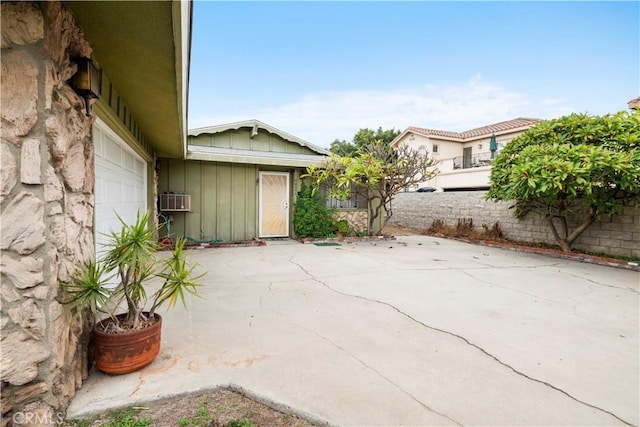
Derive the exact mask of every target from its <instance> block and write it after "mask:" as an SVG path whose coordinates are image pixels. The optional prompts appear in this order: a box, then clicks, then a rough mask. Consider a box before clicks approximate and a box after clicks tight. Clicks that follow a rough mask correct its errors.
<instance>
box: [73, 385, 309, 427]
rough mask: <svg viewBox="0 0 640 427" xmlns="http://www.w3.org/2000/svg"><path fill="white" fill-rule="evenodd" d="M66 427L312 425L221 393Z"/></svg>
mask: <svg viewBox="0 0 640 427" xmlns="http://www.w3.org/2000/svg"><path fill="white" fill-rule="evenodd" d="M65 425H66V426H76V427H97V426H103V427H106V426H112V425H116V426H154V427H169V426H171V427H175V426H182V427H187V426H211V427H223V426H224V427H227V426H230V427H251V426H255V427H259V426H270V427H271V426H273V427H307V426H317V425H322V424H319V423H316V424H313V423H311V422H310V421H307V420H304V419H302V418H300V417H298V416H296V415H293V414H291V413H287V412H286V411H280V410H278V409H276V408H272V407H270V406H268V405H266V404H264V403H261V402H258V401H256V400H253V399H251V398H249V397H247V396H245V395H243V394H242V393H239V392H237V391H233V390H228V389H218V390H214V391H210V392H205V393H197V394H189V395H185V396H181V397H175V398H170V399H164V400H159V401H157V402H152V403H149V404H147V405H144V406H134V407H130V408H125V409H121V410H117V411H109V412H105V413H103V414H101V415H99V416H94V417H90V418H82V419H74V420H67V421H66V424H65Z"/></svg>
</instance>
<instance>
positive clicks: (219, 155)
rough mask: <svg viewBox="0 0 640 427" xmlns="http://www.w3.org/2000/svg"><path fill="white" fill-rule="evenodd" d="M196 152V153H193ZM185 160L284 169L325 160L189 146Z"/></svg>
mask: <svg viewBox="0 0 640 427" xmlns="http://www.w3.org/2000/svg"><path fill="white" fill-rule="evenodd" d="M194 150H197V151H194ZM186 159H187V160H203V161H209V162H225V163H243V164H257V165H269V166H285V167H300V168H304V167H308V166H322V165H323V164H324V161H325V160H326V158H325V157H324V156H314V155H307V154H287V153H274V152H256V151H250V150H232V149H218V148H214V147H199V146H198V147H197V148H196V147H195V146H191V145H190V146H189V149H188V152H187V155H186Z"/></svg>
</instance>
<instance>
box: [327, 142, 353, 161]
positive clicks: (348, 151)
mask: <svg viewBox="0 0 640 427" xmlns="http://www.w3.org/2000/svg"><path fill="white" fill-rule="evenodd" d="M329 151H331V153H333V154H335V155H337V156H341V157H354V156H356V155H357V152H358V147H356V146H355V145H354V144H352V143H350V142H347V141H345V140H344V139H334V140H333V142H332V143H331V145H330V146H329Z"/></svg>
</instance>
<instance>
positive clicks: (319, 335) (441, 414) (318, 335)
mask: <svg viewBox="0 0 640 427" xmlns="http://www.w3.org/2000/svg"><path fill="white" fill-rule="evenodd" d="M294 325H295V326H297V327H299V328H300V329H303V330H305V331H307V332H309V333H311V334H313V335H315V336H317V337H318V338H320V339H322V340H324V341H327V342H328V343H330V344H331V345H332V346H334V347H335V348H337V349H338V350H340V351H341V352H343V353H345V354H346V355H348V356H349V357H351V358H352V359H354V360H355V361H357V362H358V363H360V364H361V365H362V366H364V367H365V368H366V369H368V370H370V371H372V372H375V374H376V375H378V376H379V377H380V378H382V379H384V380H385V381H387V382H388V383H389V384H391V385H392V386H394V387H395V388H397V389H398V390H400V391H401V392H402V393H404V394H406V395H407V396H409V397H410V398H411V400H413V401H415V402H416V403H418V404H419V405H420V406H422V407H423V408H425V409H426V410H427V411H429V412H433V413H434V414H438V415H440V416H441V417H443V418H446V419H448V420H449V421H451V422H452V423H454V424H455V425H457V426H462V425H463V424H462V423H460V422H458V421H456V420H454V419H453V418H451V417H450V416H448V415H446V414H443V413H442V412H439V411H437V410H435V409H433V408H431V407H430V406H429V405H427V404H426V403H424V402H422V401H421V400H420V399H418V398H417V397H415V396H414V395H413V394H411V393H409V392H408V391H407V390H405V389H404V388H402V387H401V386H400V385H399V384H397V383H395V382H394V381H392V380H391V378H389V377H387V376H386V375H384V374H383V373H382V372H380V371H378V370H377V369H376V368H374V367H373V366H371V365H369V364H368V363H367V362H365V361H364V360H362V359H360V358H359V357H357V356H355V355H354V354H352V353H351V352H350V351H349V350H347V349H346V348H344V347H342V346H341V345H339V344H337V343H336V342H334V341H333V340H331V339H330V338H329V337H325V336H324V335H321V334H320V333H318V332H317V331H314V330H312V329H308V328H305V327H304V326H302V325H299V324H296V323H294Z"/></svg>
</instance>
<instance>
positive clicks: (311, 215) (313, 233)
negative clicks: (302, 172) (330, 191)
mask: <svg viewBox="0 0 640 427" xmlns="http://www.w3.org/2000/svg"><path fill="white" fill-rule="evenodd" d="M333 229H334V211H333V210H332V209H328V208H327V207H326V205H325V202H324V200H323V198H322V197H321V196H320V194H318V193H316V192H315V191H314V190H313V189H312V188H311V187H308V186H306V185H303V186H302V188H301V189H300V192H298V198H297V199H296V203H295V205H294V208H293V230H294V233H295V234H296V236H297V237H302V238H304V237H316V238H318V237H327V236H329V235H331V234H332V233H333Z"/></svg>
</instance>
